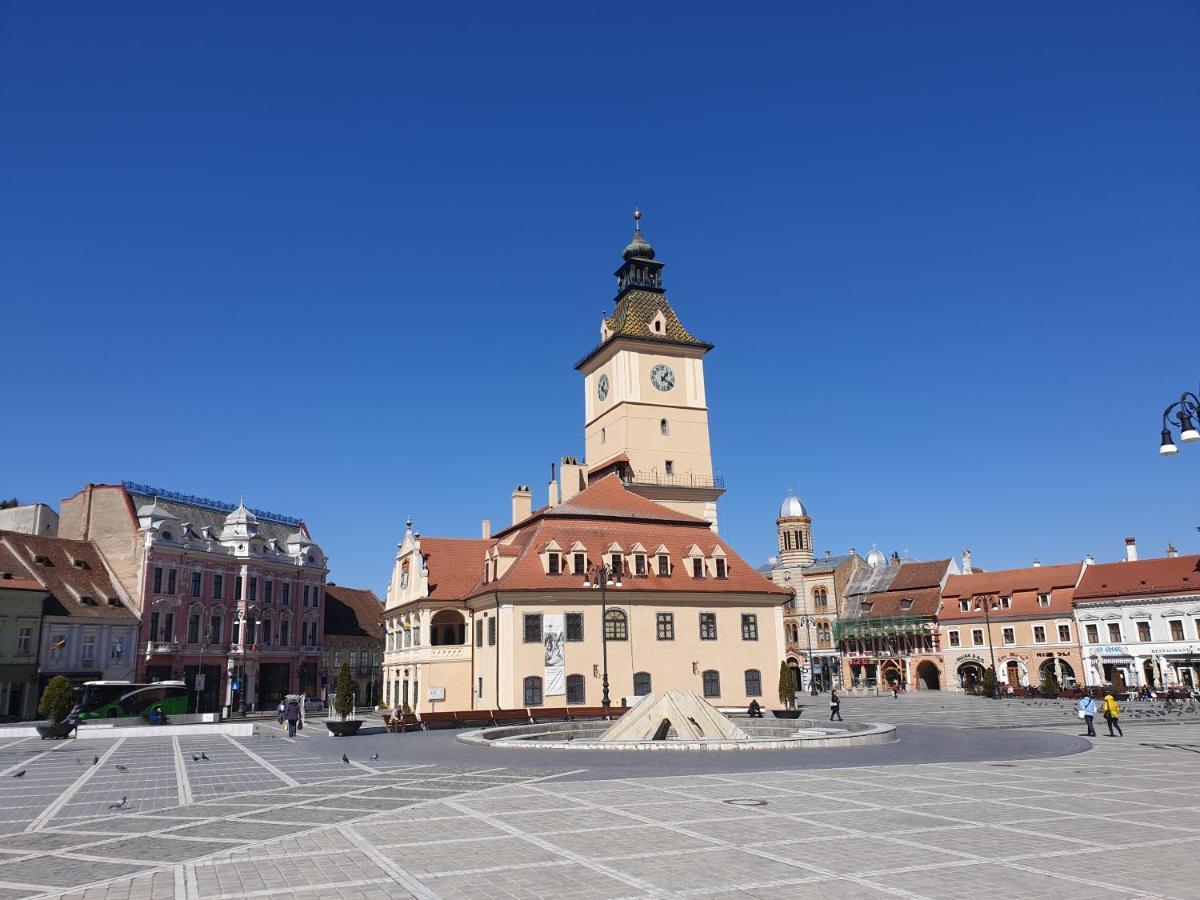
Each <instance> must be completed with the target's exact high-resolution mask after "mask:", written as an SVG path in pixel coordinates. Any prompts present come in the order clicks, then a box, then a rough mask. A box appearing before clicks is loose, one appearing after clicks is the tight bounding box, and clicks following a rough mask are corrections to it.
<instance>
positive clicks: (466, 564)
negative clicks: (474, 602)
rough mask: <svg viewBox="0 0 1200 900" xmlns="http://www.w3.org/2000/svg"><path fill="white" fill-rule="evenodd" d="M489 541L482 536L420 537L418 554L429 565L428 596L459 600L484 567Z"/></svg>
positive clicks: (477, 578)
mask: <svg viewBox="0 0 1200 900" xmlns="http://www.w3.org/2000/svg"><path fill="white" fill-rule="evenodd" d="M491 546H492V541H491V540H488V539H485V538H474V539H471V538H427V537H423V538H421V555H422V556H423V557H425V565H426V567H427V568H428V569H429V599H430V600H461V599H462V598H463V597H465V596H467V594H468V593H470V591H471V588H473V587H474V586H475V582H477V581H478V580H479V578H480V573H481V572H482V571H483V556H484V554H485V553H486V552H487V550H488V548H489V547H491Z"/></svg>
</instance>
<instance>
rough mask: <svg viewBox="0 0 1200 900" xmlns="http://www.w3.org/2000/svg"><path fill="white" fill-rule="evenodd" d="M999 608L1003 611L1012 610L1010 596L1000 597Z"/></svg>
mask: <svg viewBox="0 0 1200 900" xmlns="http://www.w3.org/2000/svg"><path fill="white" fill-rule="evenodd" d="M1000 606H1001V608H1003V609H1012V596H1011V595H1010V596H1008V597H1001V598H1000Z"/></svg>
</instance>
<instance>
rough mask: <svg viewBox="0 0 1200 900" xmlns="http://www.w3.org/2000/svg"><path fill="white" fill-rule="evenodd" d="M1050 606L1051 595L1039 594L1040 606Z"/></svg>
mask: <svg viewBox="0 0 1200 900" xmlns="http://www.w3.org/2000/svg"><path fill="white" fill-rule="evenodd" d="M1049 605H1050V595H1049V594H1038V606H1049Z"/></svg>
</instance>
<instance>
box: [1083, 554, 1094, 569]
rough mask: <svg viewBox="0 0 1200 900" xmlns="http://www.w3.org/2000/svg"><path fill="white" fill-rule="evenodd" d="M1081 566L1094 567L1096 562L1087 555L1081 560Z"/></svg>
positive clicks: (1090, 555)
mask: <svg viewBox="0 0 1200 900" xmlns="http://www.w3.org/2000/svg"><path fill="white" fill-rule="evenodd" d="M1083 564H1084V565H1085V566H1094V565H1095V564H1096V560H1095V559H1094V558H1093V557H1092V554H1090V553H1089V554H1088V555H1087V556H1085V557H1084V558H1083Z"/></svg>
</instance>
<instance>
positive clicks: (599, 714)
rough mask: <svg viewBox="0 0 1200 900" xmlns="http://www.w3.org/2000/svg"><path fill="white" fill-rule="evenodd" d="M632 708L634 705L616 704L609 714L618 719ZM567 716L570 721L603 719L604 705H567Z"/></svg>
mask: <svg viewBox="0 0 1200 900" xmlns="http://www.w3.org/2000/svg"><path fill="white" fill-rule="evenodd" d="M631 708H632V707H628V706H614V707H611V708H610V711H609V715H611V716H612V717H613V718H614V719H618V718H620V717H621V716H623V715H625V713H627V712H629V710H630V709H631ZM567 717H568V719H569V720H570V721H575V720H577V719H578V720H583V719H603V718H604V707H603V706H568V707H567Z"/></svg>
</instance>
